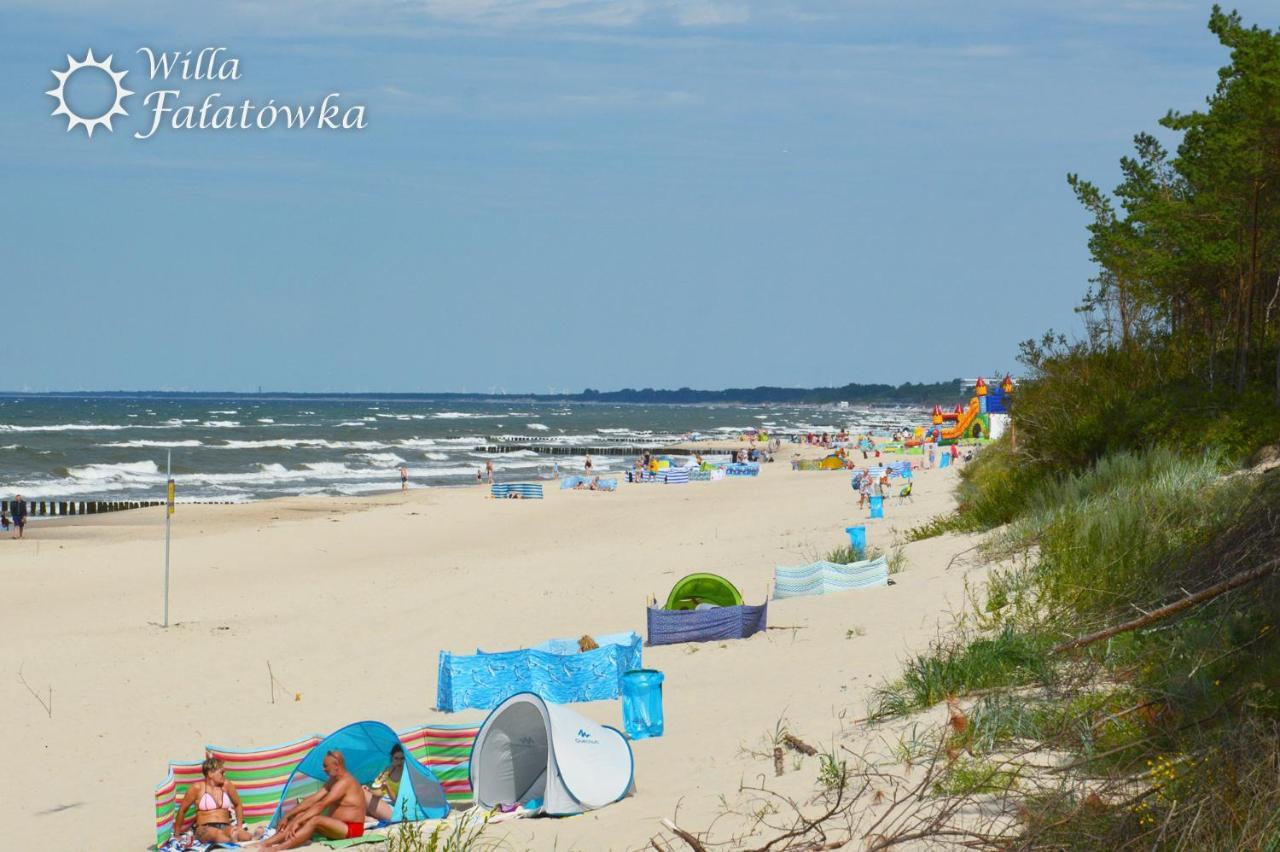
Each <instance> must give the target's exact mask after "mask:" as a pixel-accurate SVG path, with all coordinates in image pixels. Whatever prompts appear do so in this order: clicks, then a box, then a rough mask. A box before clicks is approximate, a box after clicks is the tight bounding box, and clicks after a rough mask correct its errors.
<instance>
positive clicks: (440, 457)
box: [422, 453, 449, 461]
mask: <svg viewBox="0 0 1280 852" xmlns="http://www.w3.org/2000/svg"><path fill="white" fill-rule="evenodd" d="M422 455H423V457H424V458H428V459H431V460H432V461H448V460H449V454H448V453H423V454H422Z"/></svg>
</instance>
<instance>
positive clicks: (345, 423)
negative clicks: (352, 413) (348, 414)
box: [335, 420, 364, 426]
mask: <svg viewBox="0 0 1280 852" xmlns="http://www.w3.org/2000/svg"><path fill="white" fill-rule="evenodd" d="M335 425H338V426H363V425H364V421H363V420H343V421H342V422H341V423H338V424H335Z"/></svg>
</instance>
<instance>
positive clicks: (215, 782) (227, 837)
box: [173, 757, 261, 843]
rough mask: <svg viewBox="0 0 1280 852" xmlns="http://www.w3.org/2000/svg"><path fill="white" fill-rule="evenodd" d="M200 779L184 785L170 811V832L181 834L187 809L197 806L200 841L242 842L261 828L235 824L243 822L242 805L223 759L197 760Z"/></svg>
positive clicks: (177, 835) (196, 823)
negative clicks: (200, 761)
mask: <svg viewBox="0 0 1280 852" xmlns="http://www.w3.org/2000/svg"><path fill="white" fill-rule="evenodd" d="M200 774H201V775H203V776H204V780H203V781H197V782H196V783H194V784H192V785H191V786H190V787H188V788H187V794H186V795H185V796H183V797H182V804H180V805H178V809H177V811H175V812H174V815H173V836H174V837H181V836H182V833H183V831H184V828H183V826H185V825H186V820H185V818H184V817H185V815H186V813H187V810H188V809H189V808H190V807H191V806H192V805H195V806H196V819H195V837H196V840H199V841H200V842H201V843H243V842H244V841H246V840H255V839H256V838H257V837H258V835H259V834H261V831H258V830H254V831H250V830H249V829H247V828H237V826H242V825H244V805H243V804H242V803H241V802H240V793H239V792H238V791H237V790H236V785H235V784H232V783H231V782H230V781H228V780H227V776H226V772H225V770H224V769H223V766H222V761H221V760H219V759H218V758H216V757H207V758H205V760H204V763H202V764H200Z"/></svg>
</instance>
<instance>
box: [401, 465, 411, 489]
mask: <svg viewBox="0 0 1280 852" xmlns="http://www.w3.org/2000/svg"><path fill="white" fill-rule="evenodd" d="M400 490H401V491H408V490H409V468H407V467H405V466H404V465H400Z"/></svg>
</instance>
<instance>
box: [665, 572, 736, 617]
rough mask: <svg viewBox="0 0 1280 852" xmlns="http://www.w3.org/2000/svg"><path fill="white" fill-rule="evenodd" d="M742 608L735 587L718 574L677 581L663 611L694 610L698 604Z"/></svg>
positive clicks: (690, 576) (694, 575)
mask: <svg viewBox="0 0 1280 852" xmlns="http://www.w3.org/2000/svg"><path fill="white" fill-rule="evenodd" d="M701 603H709V604H715V605H716V606H742V594H741V593H740V592H739V591H738V589H737V587H736V586H734V585H733V583H730V582H729V581H728V580H726V579H725V578H724V577H721V576H720V575H719V574H690V575H689V576H687V577H685V578H683V579H681V580H678V581H677V582H676V584H675V585H674V586H672V587H671V594H669V595H667V605H666V607H664V608H665V609H676V610H679V609H696V608H697V606H698V604H701Z"/></svg>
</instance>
